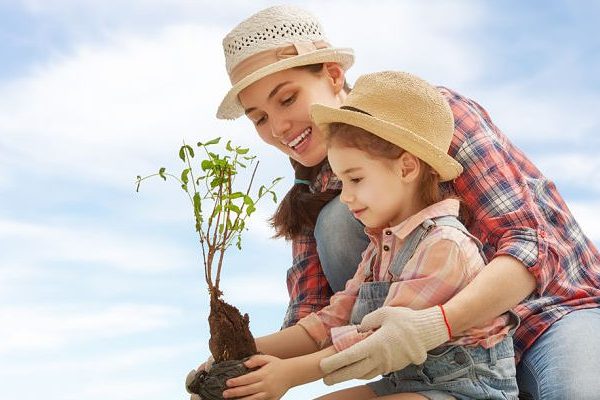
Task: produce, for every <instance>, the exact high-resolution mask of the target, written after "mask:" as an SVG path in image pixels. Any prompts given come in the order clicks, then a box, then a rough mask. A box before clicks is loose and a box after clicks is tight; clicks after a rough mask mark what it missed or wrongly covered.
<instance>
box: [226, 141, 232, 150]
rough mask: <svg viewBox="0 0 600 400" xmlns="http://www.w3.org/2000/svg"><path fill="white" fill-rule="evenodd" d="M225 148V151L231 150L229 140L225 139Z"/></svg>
mask: <svg viewBox="0 0 600 400" xmlns="http://www.w3.org/2000/svg"><path fill="white" fill-rule="evenodd" d="M225 149H227V151H233V148H231V140H228V141H227V144H226V145H225Z"/></svg>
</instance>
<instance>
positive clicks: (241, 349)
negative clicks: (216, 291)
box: [186, 295, 257, 400]
mask: <svg viewBox="0 0 600 400" xmlns="http://www.w3.org/2000/svg"><path fill="white" fill-rule="evenodd" d="M208 324H209V326H210V340H209V341H208V346H209V348H210V352H211V354H212V356H213V358H214V359H215V362H214V364H213V366H212V368H211V369H210V371H209V372H208V373H207V372H204V371H198V372H197V374H196V376H195V377H194V379H193V380H192V381H191V382H190V383H189V384H187V383H186V384H187V387H188V390H189V391H190V392H191V393H196V394H198V395H200V396H201V398H202V399H203V400H220V399H222V398H223V396H222V393H223V390H225V389H226V385H225V382H226V381H227V379H230V378H234V377H236V376H240V375H244V374H246V373H248V372H250V370H249V369H248V368H246V367H245V366H244V364H243V361H245V360H246V359H247V358H248V357H250V356H252V355H254V354H256V353H257V351H256V343H255V342H254V337H253V336H252V333H251V332H250V326H249V325H250V319H249V317H248V314H244V315H243V316H242V314H241V313H240V311H239V310H238V309H237V308H236V307H234V306H232V305H230V304H227V303H225V302H224V301H223V300H221V299H220V298H219V296H218V295H213V296H211V301H210V314H209V316H208Z"/></svg>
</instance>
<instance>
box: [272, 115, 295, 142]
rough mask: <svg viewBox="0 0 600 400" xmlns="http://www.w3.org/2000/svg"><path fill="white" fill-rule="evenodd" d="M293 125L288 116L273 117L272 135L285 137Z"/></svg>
mask: <svg viewBox="0 0 600 400" xmlns="http://www.w3.org/2000/svg"><path fill="white" fill-rule="evenodd" d="M291 127H292V124H291V122H290V121H289V120H288V119H286V118H277V117H271V135H272V136H273V137H275V138H281V137H285V136H286V135H287V134H288V133H289V131H290V129H291Z"/></svg>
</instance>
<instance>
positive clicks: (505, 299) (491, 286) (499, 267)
mask: <svg viewBox="0 0 600 400" xmlns="http://www.w3.org/2000/svg"><path fill="white" fill-rule="evenodd" d="M535 286H536V282H535V278H534V276H533V275H532V274H531V273H530V272H529V271H528V270H527V267H525V265H523V264H522V263H521V262H520V261H519V260H517V259H516V258H513V257H510V256H499V257H496V258H494V259H493V260H492V261H491V262H490V263H489V264H488V265H487V266H486V267H485V268H484V269H483V270H482V271H481V272H480V273H479V274H478V275H477V276H476V277H475V279H473V281H472V282H470V283H469V284H468V285H467V286H466V287H465V288H464V289H463V290H461V291H460V292H459V293H457V294H456V296H454V297H453V298H452V299H450V300H448V302H447V303H446V304H444V310H445V311H446V317H447V318H448V322H449V324H450V326H451V328H452V333H453V334H459V333H462V332H464V331H465V330H467V329H469V328H473V327H475V326H480V325H482V324H484V323H486V322H488V321H490V320H492V319H494V318H495V317H497V316H499V315H501V314H502V313H505V312H506V311H508V310H510V309H511V308H513V307H515V306H516V305H517V304H519V303H520V302H521V301H522V300H523V299H525V298H526V297H527V296H528V295H529V294H530V293H531V292H533V290H534V289H535Z"/></svg>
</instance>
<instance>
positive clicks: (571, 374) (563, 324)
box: [315, 198, 600, 400]
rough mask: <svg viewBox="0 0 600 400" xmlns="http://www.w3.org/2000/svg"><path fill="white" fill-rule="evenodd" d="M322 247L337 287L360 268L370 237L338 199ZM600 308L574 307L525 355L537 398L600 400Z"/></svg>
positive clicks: (320, 225) (527, 385)
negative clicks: (362, 255) (580, 308)
mask: <svg viewBox="0 0 600 400" xmlns="http://www.w3.org/2000/svg"><path fill="white" fill-rule="evenodd" d="M315 238H316V240H317V251H318V252H319V259H320V260H321V265H322V267H323V271H324V273H325V276H326V277H327V279H328V281H329V282H330V285H331V287H332V289H333V290H334V291H339V290H341V289H343V288H344V284H345V282H346V281H347V280H348V279H350V278H351V277H352V276H353V275H354V273H355V272H356V267H357V266H358V263H359V262H360V259H361V254H362V252H363V251H364V249H365V248H366V247H367V244H368V243H369V240H368V238H367V236H366V235H365V233H364V227H363V226H362V224H361V223H360V222H359V221H357V220H356V219H355V218H354V217H353V216H352V214H350V212H349V211H348V207H346V206H345V205H344V204H342V203H341V202H340V201H339V199H338V198H335V199H333V200H332V201H331V202H329V204H327V205H326V206H325V207H323V209H322V210H321V213H320V214H319V218H318V220H317V225H316V227H315ZM598 332H600V309H599V308H595V309H590V310H579V311H574V312H572V313H570V314H568V315H566V316H565V317H563V318H562V319H561V320H559V321H557V322H556V323H554V324H553V325H552V326H551V327H550V328H549V329H548V330H547V331H546V332H544V334H543V335H542V336H540V337H539V338H538V340H537V341H536V342H535V343H534V344H533V346H531V348H530V349H529V350H528V351H527V352H526V353H525V354H524V355H523V358H522V360H521V363H519V365H518V366H517V380H518V381H519V387H520V389H521V390H522V391H523V392H527V393H530V394H531V395H532V396H533V398H534V399H544V400H546V399H561V400H563V399H577V400H579V399H599V398H600V378H599V374H598V371H600V334H598Z"/></svg>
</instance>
